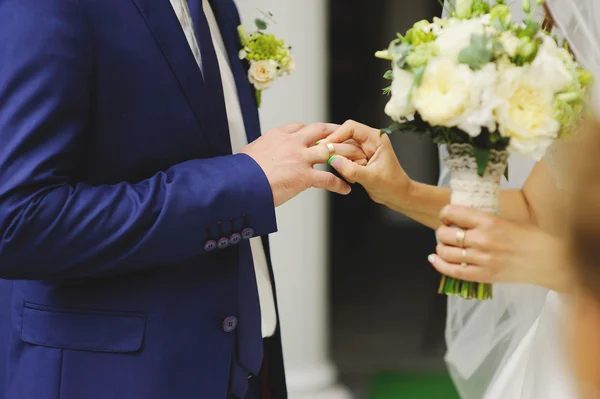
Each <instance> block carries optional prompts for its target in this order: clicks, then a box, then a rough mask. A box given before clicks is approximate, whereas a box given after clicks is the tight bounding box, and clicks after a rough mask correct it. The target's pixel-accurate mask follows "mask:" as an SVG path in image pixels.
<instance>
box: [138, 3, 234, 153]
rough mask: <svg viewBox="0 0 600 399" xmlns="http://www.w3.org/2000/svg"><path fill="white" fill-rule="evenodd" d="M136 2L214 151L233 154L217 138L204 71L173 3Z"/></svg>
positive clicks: (222, 141)
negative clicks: (199, 66) (198, 62)
mask: <svg viewBox="0 0 600 399" xmlns="http://www.w3.org/2000/svg"><path fill="white" fill-rule="evenodd" d="M132 1H133V2H134V3H135V5H136V6H137V8H138V10H139V11H140V14H141V15H142V17H143V18H144V19H145V20H146V24H147V25H148V27H149V28H150V30H151V31H152V34H153V35H154V38H155V40H156V43H157V44H158V46H159V47H160V48H161V50H162V52H163V54H164V56H165V58H166V59H167V61H168V62H169V65H170V66H171V69H172V70H173V72H174V73H175V76H176V77H177V79H178V81H179V84H180V86H181V89H182V90H183V92H184V93H185V95H186V97H187V99H188V102H189V103H190V105H191V107H192V109H193V111H194V114H195V116H196V119H197V121H198V124H199V125H200V126H201V127H202V128H203V129H202V131H203V132H204V133H205V136H206V137H207V139H208V141H209V143H210V146H211V150H212V152H213V153H214V154H215V155H225V154H230V153H231V148H230V147H229V146H228V145H226V144H227V143H225V142H224V140H221V139H220V137H218V136H217V134H218V130H217V129H216V128H215V127H214V126H213V121H212V120H211V118H210V111H208V109H209V107H207V104H208V101H210V99H209V96H208V92H207V90H206V86H205V84H204V79H203V77H202V72H201V71H200V68H198V64H197V63H196V59H195V58H194V55H193V54H192V51H191V49H190V47H189V44H188V42H187V40H186V38H185V34H184V33H183V30H182V29H181V25H180V23H179V20H178V19H177V16H176V15H175V12H174V11H173V8H172V6H171V3H170V2H169V1H167V0H160V1H156V0H132Z"/></svg>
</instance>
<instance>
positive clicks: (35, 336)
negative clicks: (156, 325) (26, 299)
mask: <svg viewBox="0 0 600 399" xmlns="http://www.w3.org/2000/svg"><path fill="white" fill-rule="evenodd" d="M145 330H146V315H145V314H143V313H128V312H115V311H104V310H88V309H72V308H59V307H53V306H45V305H36V304H32V303H25V304H24V305H23V320H22V324H21V340H23V341H24V342H27V343H30V344H34V345H40V346H47V347H51V348H61V349H71V350H81V351H91V352H111V353H129V352H136V351H138V350H139V349H140V348H141V347H142V343H143V340H144V334H145Z"/></svg>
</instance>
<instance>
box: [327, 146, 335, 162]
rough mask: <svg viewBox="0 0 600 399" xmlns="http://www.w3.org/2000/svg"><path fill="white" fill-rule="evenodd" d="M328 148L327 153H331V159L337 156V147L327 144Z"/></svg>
mask: <svg viewBox="0 0 600 399" xmlns="http://www.w3.org/2000/svg"><path fill="white" fill-rule="evenodd" d="M325 145H326V146H327V151H329V158H331V157H332V156H334V155H335V146H334V145H333V144H331V143H327V144H325Z"/></svg>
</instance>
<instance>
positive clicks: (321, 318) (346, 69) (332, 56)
mask: <svg viewBox="0 0 600 399" xmlns="http://www.w3.org/2000/svg"><path fill="white" fill-rule="evenodd" d="M237 3H238V6H239V8H240V12H241V14H242V19H243V20H244V22H245V25H247V27H248V28H252V26H253V20H254V18H256V17H257V16H260V14H261V13H260V11H265V12H272V13H273V14H274V16H275V21H276V24H271V26H270V29H271V30H272V31H273V32H274V33H276V34H277V35H280V36H281V37H283V38H284V39H285V40H286V41H287V42H289V43H290V44H291V45H292V46H293V52H294V55H295V57H296V64H297V70H296V72H295V73H294V74H293V75H292V76H291V77H289V78H285V79H283V80H281V81H279V82H278V84H277V85H275V86H274V87H273V88H271V89H269V90H268V91H266V92H265V93H264V95H263V106H262V108H261V119H262V124H263V130H266V129H269V128H272V127H276V126H280V125H283V124H286V123H290V122H297V121H300V122H304V123H311V122H316V121H331V122H336V123H343V122H344V121H345V120H347V119H354V120H357V121H360V122H363V123H366V124H368V125H371V126H374V127H383V126H387V125H388V124H389V123H390V122H389V120H388V119H387V118H386V117H385V115H384V114H383V108H384V106H385V102H386V98H385V97H384V96H383V95H382V94H381V88H382V87H384V86H385V85H386V82H385V81H384V80H383V79H382V75H383V73H384V72H385V70H386V69H388V67H389V65H386V63H385V62H382V61H379V60H377V59H375V58H374V57H373V53H374V52H375V50H377V49H381V48H385V47H386V46H387V44H388V43H389V41H390V40H391V39H392V38H393V37H394V36H395V33H396V32H397V31H405V30H406V29H408V28H409V27H410V25H411V24H412V23H413V22H416V21H417V20H419V19H421V18H431V17H433V16H434V15H439V14H440V13H441V10H440V7H439V5H438V3H437V0H421V1H418V2H417V1H410V0H303V1H298V0H237ZM392 140H393V143H394V147H395V149H396V152H397V155H398V156H399V158H400V160H401V162H402V164H403V166H404V167H405V169H406V170H407V172H408V173H409V174H410V175H411V176H412V177H413V178H415V179H417V180H420V181H426V182H430V183H434V182H435V181H436V179H437V174H438V161H437V149H436V148H435V146H434V145H432V144H431V143H429V142H427V141H425V140H421V139H419V138H416V137H410V136H393V137H392ZM277 213H278V224H279V232H278V233H277V234H275V235H274V236H273V239H272V243H273V244H272V249H273V260H274V264H275V274H276V283H277V291H278V295H279V298H280V308H281V309H280V310H281V317H282V331H283V340H284V351H285V359H286V368H287V373H288V384H289V388H290V396H291V399H308V398H310V399H338V398H339V399H346V398H356V399H362V398H364V399H391V398H407V399H419V398H429V399H446V398H454V397H455V394H454V393H453V392H452V390H451V386H450V384H449V381H448V378H447V377H446V375H445V368H444V364H443V359H442V357H443V353H444V346H443V326H444V317H445V298H443V297H440V296H437V295H436V289H437V284H438V281H439V276H438V275H437V274H436V273H435V272H434V271H433V269H432V268H431V267H430V266H429V265H428V263H427V261H426V257H427V255H428V254H429V253H430V252H431V251H433V249H434V246H435V239H434V234H433V232H431V231H429V230H427V229H425V228H422V227H420V226H418V225H417V224H415V223H414V222H412V221H410V220H408V219H405V218H403V217H402V216H400V215H398V214H395V213H394V212H392V211H389V210H387V209H385V208H383V207H380V206H378V205H375V204H373V203H371V201H370V200H369V198H368V196H367V195H366V194H365V193H364V191H363V190H362V189H361V188H360V187H354V190H353V193H352V195H350V196H348V197H340V196H335V195H331V194H328V193H325V192H322V191H317V190H309V191H307V192H305V193H303V194H302V195H301V196H299V197H298V198H296V199H295V200H293V201H291V202H290V203H288V204H286V205H285V206H284V207H281V208H280V209H278V211H277Z"/></svg>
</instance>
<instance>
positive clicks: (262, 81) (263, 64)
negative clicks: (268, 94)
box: [248, 60, 277, 90]
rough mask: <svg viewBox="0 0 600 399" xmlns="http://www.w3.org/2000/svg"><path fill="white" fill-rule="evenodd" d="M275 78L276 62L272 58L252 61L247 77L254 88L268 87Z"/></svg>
mask: <svg viewBox="0 0 600 399" xmlns="http://www.w3.org/2000/svg"><path fill="white" fill-rule="evenodd" d="M275 78H277V62H276V61H273V60H264V61H252V62H251V63H250V69H249V70H248V79H249V80H250V83H251V84H253V85H254V87H255V88H256V90H264V89H267V88H269V87H270V86H271V85H272V84H273V82H274V81H275Z"/></svg>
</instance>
